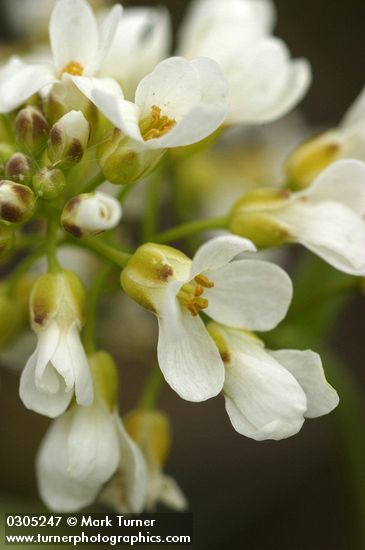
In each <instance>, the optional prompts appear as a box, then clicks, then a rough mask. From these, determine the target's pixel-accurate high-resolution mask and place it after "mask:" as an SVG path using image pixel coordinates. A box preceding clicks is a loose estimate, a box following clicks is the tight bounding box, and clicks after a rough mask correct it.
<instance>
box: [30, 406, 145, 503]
mask: <svg viewBox="0 0 365 550" xmlns="http://www.w3.org/2000/svg"><path fill="white" fill-rule="evenodd" d="M36 466H37V478H38V486H39V491H40V494H41V497H42V499H43V501H44V502H45V504H46V505H47V506H48V508H50V509H51V510H54V511H57V512H75V511H77V510H80V509H81V508H84V507H85V506H88V505H90V504H92V503H93V502H94V500H95V499H96V497H97V495H98V494H99V493H100V491H101V489H102V488H103V485H104V484H105V483H106V482H107V481H108V480H109V479H110V478H111V477H112V476H113V475H114V474H115V473H116V472H117V470H118V469H120V475H121V473H123V480H124V484H123V497H124V499H125V500H126V502H127V503H128V506H129V509H130V511H132V512H141V511H142V508H143V504H144V498H145V491H146V474H145V466H144V463H143V458H142V455H141V453H140V451H139V450H138V448H137V446H136V445H135V443H134V442H133V441H132V440H131V438H130V437H129V436H128V434H127V433H126V431H125V429H124V426H123V424H122V421H121V419H120V418H119V416H118V414H117V413H111V412H110V411H109V410H108V408H107V407H106V406H105V404H104V403H103V402H101V401H100V400H95V402H94V404H93V405H92V406H91V407H77V406H74V407H72V409H71V410H70V411H68V412H66V413H65V414H63V415H62V416H60V417H59V418H57V419H56V420H54V421H53V424H52V425H51V427H50V428H49V430H48V432H47V434H46V436H45V438H44V440H43V442H42V444H41V447H40V449H39V452H38V457H37V464H36Z"/></svg>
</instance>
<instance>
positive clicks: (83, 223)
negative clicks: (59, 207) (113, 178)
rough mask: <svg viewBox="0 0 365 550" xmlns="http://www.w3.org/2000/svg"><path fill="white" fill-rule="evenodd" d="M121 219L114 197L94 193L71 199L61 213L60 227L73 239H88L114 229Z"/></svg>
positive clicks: (119, 208) (120, 210)
mask: <svg viewBox="0 0 365 550" xmlns="http://www.w3.org/2000/svg"><path fill="white" fill-rule="evenodd" d="M121 218H122V207H121V205H120V202H119V201H117V199H115V198H114V197H111V196H110V195H107V194H106V193H102V192H100V191H96V192H95V193H84V194H82V195H78V196H77V197H73V198H72V199H70V200H69V201H68V203H67V204H66V205H65V207H64V209H63V212H62V217H61V221H62V225H63V227H64V228H65V229H66V231H68V232H69V233H71V234H73V235H74V236H75V237H81V236H82V237H90V236H93V235H98V234H99V233H102V232H103V231H107V230H109V229H114V228H115V227H117V225H118V224H119V222H120V220H121Z"/></svg>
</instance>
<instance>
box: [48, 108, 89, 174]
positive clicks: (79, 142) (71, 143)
mask: <svg viewBox="0 0 365 550" xmlns="http://www.w3.org/2000/svg"><path fill="white" fill-rule="evenodd" d="M89 138H90V124H89V123H88V121H87V120H86V118H85V117H84V115H83V114H82V112H81V111H71V112H69V113H67V114H66V115H64V116H63V117H62V118H60V120H59V121H58V122H57V123H56V124H55V125H54V126H53V127H52V129H51V131H50V134H49V140H48V156H49V158H50V159H51V160H52V162H60V161H62V162H63V163H65V164H66V165H73V164H77V163H79V162H80V160H81V159H82V157H83V155H84V153H85V150H86V148H87V144H88V141H89Z"/></svg>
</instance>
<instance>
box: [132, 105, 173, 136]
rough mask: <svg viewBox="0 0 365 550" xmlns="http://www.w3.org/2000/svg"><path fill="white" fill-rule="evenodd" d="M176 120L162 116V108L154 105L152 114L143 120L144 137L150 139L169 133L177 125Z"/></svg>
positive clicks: (142, 130)
mask: <svg viewBox="0 0 365 550" xmlns="http://www.w3.org/2000/svg"><path fill="white" fill-rule="evenodd" d="M175 124H176V120H174V119H171V118H168V117H167V116H161V109H160V107H157V105H152V108H151V114H150V116H149V117H148V118H147V119H146V120H144V121H142V122H141V132H142V135H143V139H144V140H145V141H149V140H150V139H155V138H158V137H161V136H163V135H164V134H167V133H168V132H170V130H172V128H173V127H174V126H175Z"/></svg>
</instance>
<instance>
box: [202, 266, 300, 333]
mask: <svg viewBox="0 0 365 550" xmlns="http://www.w3.org/2000/svg"><path fill="white" fill-rule="evenodd" d="M209 280H210V281H212V282H213V283H214V287H213V288H211V289H206V291H205V292H204V297H205V298H207V300H208V302H209V305H208V308H207V309H206V310H205V311H206V313H207V315H209V316H210V317H211V318H212V319H214V320H216V321H218V322H219V323H223V324H225V325H229V326H233V327H240V328H246V329H250V330H262V331H265V330H270V329H272V328H274V327H275V326H276V325H277V324H278V323H280V321H281V320H282V319H283V318H284V317H285V315H286V312H287V310H288V307H289V304H290V302H291V298H292V292H293V291H292V284H291V281H290V278H289V277H288V275H287V274H286V273H285V271H283V270H282V269H281V268H280V267H278V266H277V265H275V264H273V263H270V262H264V261H258V260H240V261H237V262H232V263H230V264H227V265H225V266H223V267H221V268H219V269H217V270H214V271H210V272H209Z"/></svg>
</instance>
